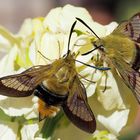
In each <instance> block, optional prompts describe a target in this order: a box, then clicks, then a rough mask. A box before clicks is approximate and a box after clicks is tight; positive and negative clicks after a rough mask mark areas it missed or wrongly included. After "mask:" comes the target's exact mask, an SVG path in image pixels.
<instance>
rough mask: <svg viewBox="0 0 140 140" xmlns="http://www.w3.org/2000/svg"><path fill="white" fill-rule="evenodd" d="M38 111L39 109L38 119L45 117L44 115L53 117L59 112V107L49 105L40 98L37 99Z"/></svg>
mask: <svg viewBox="0 0 140 140" xmlns="http://www.w3.org/2000/svg"><path fill="white" fill-rule="evenodd" d="M38 104H39V107H38V111H39V121H41V120H43V119H45V118H46V117H53V116H55V115H56V113H57V112H59V110H60V109H59V108H58V107H55V106H49V105H47V104H46V103H45V102H43V101H42V100H41V99H39V100H38Z"/></svg>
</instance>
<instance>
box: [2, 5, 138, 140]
mask: <svg viewBox="0 0 140 140" xmlns="http://www.w3.org/2000/svg"><path fill="white" fill-rule="evenodd" d="M75 17H79V18H81V19H82V20H84V21H85V22H86V23H87V24H88V25H89V26H90V27H91V28H92V29H93V30H94V31H95V32H96V33H97V34H98V36H100V37H103V36H106V35H108V34H109V33H111V32H112V30H113V29H114V28H115V27H116V26H117V23H116V22H112V23H111V24H109V25H107V26H103V25H100V24H99V23H97V22H95V21H93V19H92V18H91V16H90V15H89V13H88V12H87V11H86V10H85V9H84V8H80V7H74V6H71V5H66V6H65V7H63V8H61V7H59V8H55V9H52V10H51V11H50V12H49V13H48V14H47V16H46V17H38V18H34V19H26V20H25V21H24V23H23V25H22V26H21V29H20V30H19V32H18V33H17V34H15V35H13V34H12V33H10V32H9V31H7V30H6V29H5V28H3V27H0V52H1V54H2V55H1V60H0V67H1V69H0V76H1V77H2V76H5V75H10V74H15V73H20V72H21V71H23V70H25V69H27V68H29V67H31V66H33V65H39V64H43V65H46V64H49V63H51V62H52V61H54V60H56V59H59V58H60V57H62V56H63V55H64V54H65V53H66V52H67V47H68V45H67V44H68V37H69V32H70V28H71V26H72V24H73V22H74V21H75V20H76V19H75ZM94 39H96V38H95V37H94V36H93V35H91V34H90V33H89V31H88V29H87V28H86V27H84V25H82V24H81V23H79V22H77V25H76V27H75V32H74V33H73V35H72V39H71V42H70V43H71V45H70V49H71V51H72V52H75V53H77V52H79V55H78V56H77V59H78V60H80V61H82V62H85V63H90V64H92V61H91V57H93V56H94V58H95V60H94V62H95V63H98V62H97V59H96V58H97V57H98V53H97V51H95V52H94V53H91V54H89V55H87V56H81V55H80V54H81V53H84V52H87V51H88V50H90V49H92V48H93V46H92V43H91V40H94ZM39 52H40V53H39ZM41 54H42V55H41ZM43 56H45V57H46V58H47V59H45V58H44V57H43ZM49 60H51V61H49ZM76 65H77V71H78V72H79V74H80V75H81V76H83V77H84V78H86V79H89V80H91V81H96V83H91V82H88V81H86V80H84V79H81V80H82V82H83V83H84V85H85V87H86V91H87V96H88V97H89V103H90V106H91V108H92V110H93V112H94V114H95V116H96V119H97V121H98V124H97V130H98V132H99V131H100V130H105V132H106V130H107V131H108V132H109V133H112V134H109V133H103V135H104V137H105V138H106V139H107V140H109V139H110V137H111V136H113V138H114V140H115V139H116V136H118V135H119V133H120V132H121V130H122V128H124V127H125V126H126V125H129V124H131V122H132V121H133V118H134V116H135V113H136V109H137V104H136V102H135V100H134V98H133V97H132V96H131V93H130V91H129V89H128V88H127V87H126V86H125V85H124V84H123V83H122V82H121V80H120V78H119V76H117V75H115V76H114V75H113V74H112V73H114V71H113V70H112V72H110V71H107V72H106V73H103V72H101V71H97V70H94V69H91V68H89V67H86V66H83V65H79V64H76ZM106 78H107V83H106V82H105V79H106ZM118 81H119V82H118ZM105 83H106V84H105ZM105 86H106V90H105V91H104V88H105ZM122 92H123V94H122ZM11 94H12V93H11ZM122 97H123V98H122ZM37 102H38V98H37V97H34V96H30V97H24V98H11V97H5V96H2V95H0V109H1V110H0V118H1V121H0V128H1V130H3V131H1V132H0V137H1V139H2V140H6V139H9V137H11V138H12V140H14V139H16V138H17V137H18V138H19V137H20V138H21V139H24V140H26V139H30V140H43V138H41V135H40V131H39V130H41V128H42V125H43V123H44V122H42V123H39V122H38V121H37V118H38V110H37V107H38V105H37ZM130 106H131V109H132V110H133V112H132V111H131V110H130ZM129 116H131V118H130V119H129V122H128V117H129ZM63 127H64V126H63ZM63 127H62V128H61V126H60V127H59V129H56V133H55V135H56V137H57V138H58V137H60V138H61V139H62V140H63V137H65V136H63V135H66V136H68V135H67V134H66V133H65V132H67V133H69V132H71V133H72V132H74V130H75V129H76V132H77V133H80V134H81V135H84V136H83V138H84V139H87V140H88V137H89V136H88V137H87V138H85V134H83V132H81V131H80V130H77V128H75V127H74V126H73V125H71V124H70V125H68V126H65V127H67V129H65V130H63ZM61 131H63V132H64V133H62V132H61ZM98 134H99V136H100V135H101V134H102V133H100V132H99V133H96V134H95V135H94V134H93V136H91V137H93V139H97V138H98V137H99V136H98ZM69 135H70V134H69ZM72 137H73V138H72ZM64 139H66V138H64ZM70 139H76V135H73V136H70ZM67 140H68V138H67Z"/></svg>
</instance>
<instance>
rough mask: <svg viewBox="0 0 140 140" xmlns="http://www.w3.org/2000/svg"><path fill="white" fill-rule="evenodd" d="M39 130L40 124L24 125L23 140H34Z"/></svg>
mask: <svg viewBox="0 0 140 140" xmlns="http://www.w3.org/2000/svg"><path fill="white" fill-rule="evenodd" d="M38 130H39V126H38V124H28V125H24V126H23V128H22V129H21V137H22V140H34V138H35V134H36V132H37V131H38Z"/></svg>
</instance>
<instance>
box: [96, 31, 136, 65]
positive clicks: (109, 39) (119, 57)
mask: <svg viewBox="0 0 140 140" xmlns="http://www.w3.org/2000/svg"><path fill="white" fill-rule="evenodd" d="M96 45H97V46H99V45H103V46H104V52H102V53H104V54H105V56H106V57H107V58H109V59H110V60H111V61H125V62H126V63H129V64H130V65H131V63H133V61H134V58H135V56H136V48H135V44H134V41H132V40H130V38H128V37H126V36H124V35H123V36H121V35H120V34H111V35H108V36H106V37H104V38H102V39H101V40H97V41H96Z"/></svg>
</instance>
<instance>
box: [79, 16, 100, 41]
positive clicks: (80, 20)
mask: <svg viewBox="0 0 140 140" xmlns="http://www.w3.org/2000/svg"><path fill="white" fill-rule="evenodd" d="M76 19H77V20H78V21H79V22H81V23H82V24H83V25H85V26H86V27H87V28H88V29H89V30H90V31H91V32H92V33H93V34H94V35H95V36H96V37H97V38H98V39H99V40H100V38H99V36H98V35H97V34H96V33H95V32H94V31H93V30H92V29H91V28H90V27H89V26H88V25H87V24H86V23H85V22H84V21H83V20H82V19H80V18H78V17H76Z"/></svg>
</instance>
